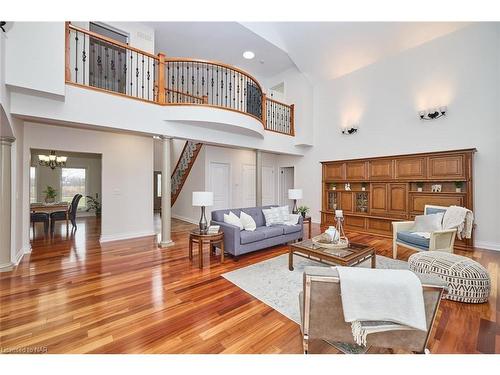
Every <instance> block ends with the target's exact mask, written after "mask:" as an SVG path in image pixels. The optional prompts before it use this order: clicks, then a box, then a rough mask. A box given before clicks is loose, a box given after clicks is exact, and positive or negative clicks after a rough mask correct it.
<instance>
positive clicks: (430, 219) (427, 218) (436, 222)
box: [412, 212, 444, 232]
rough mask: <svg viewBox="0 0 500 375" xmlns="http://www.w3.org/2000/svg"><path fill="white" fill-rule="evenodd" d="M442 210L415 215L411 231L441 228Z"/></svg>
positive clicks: (429, 230) (433, 230)
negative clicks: (435, 212)
mask: <svg viewBox="0 0 500 375" xmlns="http://www.w3.org/2000/svg"><path fill="white" fill-rule="evenodd" d="M443 215H444V213H443V212H440V213H437V214H430V215H418V216H415V224H414V225H413V229H412V232H435V231H437V230H442V229H443V226H442V222H443Z"/></svg>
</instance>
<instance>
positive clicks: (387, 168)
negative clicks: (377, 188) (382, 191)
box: [369, 159, 394, 180]
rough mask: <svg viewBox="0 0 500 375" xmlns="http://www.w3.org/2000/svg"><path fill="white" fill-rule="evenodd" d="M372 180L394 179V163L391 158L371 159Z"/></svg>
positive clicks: (370, 171) (370, 172) (370, 174)
mask: <svg viewBox="0 0 500 375" xmlns="http://www.w3.org/2000/svg"><path fill="white" fill-rule="evenodd" d="M369 176H370V179H371V180H392V179H393V178H394V164H393V162H392V160H390V159H383V160H371V161H370V164H369Z"/></svg>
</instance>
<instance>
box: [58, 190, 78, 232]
mask: <svg viewBox="0 0 500 375" xmlns="http://www.w3.org/2000/svg"><path fill="white" fill-rule="evenodd" d="M82 197H83V195H81V194H76V195H75V196H74V197H73V199H72V200H71V204H70V206H69V210H68V212H66V211H55V212H52V213H51V214H50V231H51V233H54V229H55V223H56V221H61V220H66V214H67V215H68V218H69V220H71V224H72V226H73V228H74V229H75V230H76V228H77V227H76V211H77V209H78V203H79V202H80V199H82Z"/></svg>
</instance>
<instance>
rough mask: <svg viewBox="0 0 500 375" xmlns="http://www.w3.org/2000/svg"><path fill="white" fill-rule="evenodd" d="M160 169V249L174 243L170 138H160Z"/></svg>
mask: <svg viewBox="0 0 500 375" xmlns="http://www.w3.org/2000/svg"><path fill="white" fill-rule="evenodd" d="M162 142H163V152H162V169H161V240H160V247H168V246H172V245H173V244H174V242H173V241H172V238H171V237H170V232H171V221H172V203H171V194H172V186H171V178H172V171H171V170H170V158H171V150H172V138H167V137H162Z"/></svg>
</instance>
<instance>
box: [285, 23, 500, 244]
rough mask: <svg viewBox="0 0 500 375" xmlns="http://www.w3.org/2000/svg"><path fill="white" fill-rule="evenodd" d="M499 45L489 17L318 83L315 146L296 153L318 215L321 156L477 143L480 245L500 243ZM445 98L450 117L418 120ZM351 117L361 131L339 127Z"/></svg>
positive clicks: (298, 175) (299, 182) (298, 176)
mask: <svg viewBox="0 0 500 375" xmlns="http://www.w3.org/2000/svg"><path fill="white" fill-rule="evenodd" d="M499 52H500V43H499V28H498V25H497V24H494V23H483V24H478V25H473V26H469V27H466V28H464V29H462V30H459V31H457V32H455V33H452V34H450V35H447V36H444V37H441V38H438V39H435V40H433V41H431V42H429V43H426V44H424V45H422V46H419V47H416V48H413V49H410V50H407V51H404V52H401V53H399V54H398V55H396V56H392V57H390V58H387V59H385V60H382V61H380V62H377V63H375V64H373V65H370V66H368V67H366V68H363V69H360V70H358V71H356V72H353V73H351V74H349V75H346V76H343V77H340V78H338V79H335V80H331V81H328V82H325V83H323V84H321V85H317V86H315V88H314V109H313V110H314V147H313V148H312V149H311V150H310V151H309V152H307V153H306V154H305V156H304V158H302V159H298V158H296V159H292V160H290V161H291V162H293V163H295V164H296V170H295V184H296V186H297V187H302V188H303V189H304V196H305V199H304V202H303V203H304V204H308V203H309V205H311V206H312V217H313V220H314V221H316V222H317V221H319V220H320V213H319V211H320V209H321V166H320V163H319V161H322V160H335V159H346V158H357V157H369V156H380V155H392V154H404V153H414V152H425V151H438V150H451V149H460V148H469V147H476V148H477V150H478V152H477V154H476V157H475V173H474V182H475V186H474V190H475V191H474V194H475V202H474V211H475V215H476V223H477V230H476V232H475V234H476V246H480V247H486V248H496V249H500V231H498V223H499V217H498V213H499V212H500V201H499V198H498V194H497V193H496V192H498V191H499V190H500V176H499V170H500V168H499V165H500V155H499V151H498V149H499V145H500V136H499V133H500V132H499V130H498V129H499V128H498V126H499V125H498V124H499V119H500V107H499V105H498V102H499V88H500V69H499V62H500V59H499ZM440 105H447V106H448V110H449V113H448V116H447V117H446V118H444V119H439V120H436V121H432V122H422V121H420V120H419V118H418V115H417V114H418V111H419V110H421V109H427V108H432V107H434V106H440ZM353 124H359V127H360V131H359V134H357V135H355V136H343V135H341V134H340V129H341V127H343V126H350V125H353ZM285 159H286V158H285Z"/></svg>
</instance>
